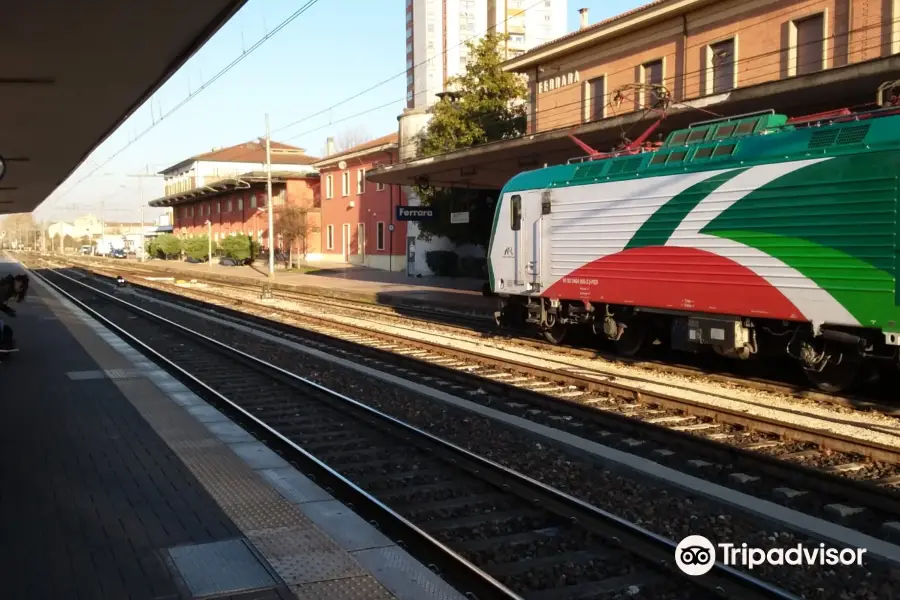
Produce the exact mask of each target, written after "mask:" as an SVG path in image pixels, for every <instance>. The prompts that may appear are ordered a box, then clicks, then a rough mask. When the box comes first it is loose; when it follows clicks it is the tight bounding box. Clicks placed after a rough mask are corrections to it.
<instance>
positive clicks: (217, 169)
mask: <svg viewBox="0 0 900 600" xmlns="http://www.w3.org/2000/svg"><path fill="white" fill-rule="evenodd" d="M270 146H271V147H270V155H271V163H272V201H273V212H274V213H275V221H276V223H277V220H278V212H279V211H280V210H281V209H282V208H283V207H285V206H300V207H302V208H303V209H305V211H306V236H305V240H304V241H303V242H301V244H302V247H297V246H295V248H294V249H295V251H297V250H299V253H300V254H301V255H302V256H305V257H306V258H307V260H318V259H319V258H320V252H321V235H320V228H321V200H320V196H319V175H318V173H317V172H316V170H315V169H314V168H313V166H312V165H313V163H315V162H316V161H317V160H319V159H318V158H316V157H313V156H309V155H307V154H305V151H304V150H303V149H302V148H296V147H293V146H289V145H287V144H281V143H278V142H271V144H270ZM265 162H266V148H265V142H264V141H263V140H258V141H253V142H247V143H244V144H239V145H236V146H231V147H228V148H220V149H214V150H212V151H211V152H207V153H204V154H199V155H197V156H192V157H190V158H187V159H185V160H183V161H181V162H179V163H177V164H175V165H172V166H171V167H169V168H167V169H165V170H164V171H161V172H160V174H161V175H163V176H164V177H165V191H166V195H165V196H163V197H162V198H157V199H156V200H153V201H151V202H150V206H153V207H167V208H171V209H172V213H173V223H172V225H173V231H172V232H173V233H174V234H175V235H177V236H179V237H190V236H197V235H206V234H207V233H208V232H209V231H210V228H211V232H212V238H213V240H214V241H216V242H219V241H221V240H223V239H225V237H227V236H235V235H245V236H249V237H251V238H252V239H253V240H255V241H257V242H259V243H260V244H261V245H262V246H263V247H264V248H269V247H271V242H270V239H269V231H268V212H267V206H266V171H265V167H266V164H265ZM207 221H209V222H210V225H207ZM275 233H276V239H275V244H274V246H275V248H276V249H280V250H285V251H286V250H287V248H285V247H284V246H283V244H282V239H281V236H280V235H278V232H277V230H276V232H275Z"/></svg>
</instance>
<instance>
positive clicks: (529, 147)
mask: <svg viewBox="0 0 900 600" xmlns="http://www.w3.org/2000/svg"><path fill="white" fill-rule="evenodd" d="M898 73H900V55H893V56H890V57H887V58H879V59H875V60H871V61H868V62H863V63H855V64H853V65H850V66H846V67H840V68H836V69H828V70H827V71H821V72H818V73H814V74H810V75H802V76H799V77H792V78H789V79H782V80H779V81H773V82H769V83H762V84H759V85H753V86H748V87H743V88H737V89H735V90H732V91H730V92H727V93H724V94H718V95H714V96H707V97H705V98H700V99H698V100H694V101H691V102H689V103H687V104H673V105H672V107H671V109H670V111H669V116H668V118H667V119H666V121H665V122H664V123H663V124H662V126H661V127H660V128H659V129H658V131H659V132H661V133H668V132H670V131H672V130H673V129H680V128H682V127H687V126H688V125H689V124H690V123H692V122H697V121H705V120H708V119H710V118H714V116H712V115H711V113H715V114H718V115H724V116H731V115H738V114H742V113H747V112H754V111H760V110H767V109H774V110H775V111H776V112H780V113H783V114H787V115H788V116H791V117H793V116H802V115H807V114H812V113H818V112H822V111H826V110H833V109H837V108H843V107H857V108H858V107H861V105H864V104H868V103H874V102H875V99H876V91H877V89H878V86H879V85H881V84H882V83H883V82H885V81H890V80H895V79H897V77H898ZM698 109H700V110H698ZM655 120H656V117H655V116H654V115H652V114H651V115H645V114H643V113H631V114H627V115H622V116H621V117H612V118H607V119H603V120H600V121H595V122H592V123H588V124H585V125H581V126H579V127H577V128H572V127H565V128H561V129H554V130H550V131H543V132H540V133H536V134H533V135H525V136H522V137H519V138H515V139H511V140H502V141H499V142H492V143H489V144H483V145H480V146H477V147H474V148H471V149H466V150H459V151H456V152H450V153H447V154H441V155H438V156H432V157H428V158H420V159H417V160H412V161H409V162H406V163H399V164H393V165H384V166H381V167H379V168H377V169H374V170H372V171H369V172H368V173H366V179H368V180H369V181H373V182H375V183H383V184H397V185H434V186H438V187H448V188H479V189H496V190H499V189H500V188H502V187H503V185H504V184H505V183H506V182H507V181H509V179H510V178H512V177H513V176H514V175H516V174H518V173H521V172H523V171H530V170H532V169H537V168H539V167H542V166H543V165H544V164H548V165H557V164H565V163H566V162H567V161H568V160H569V159H573V158H579V157H583V156H585V152H584V151H583V150H581V149H580V148H579V147H578V146H577V145H576V144H575V143H574V142H573V141H572V139H571V138H570V137H569V134H570V133H574V134H575V135H577V136H578V138H579V139H581V140H583V141H584V142H586V143H588V144H589V145H591V146H592V147H593V148H595V149H596V150H599V151H601V152H606V151H609V150H612V149H613V147H615V145H616V144H617V143H618V142H619V140H620V139H621V136H622V133H623V132H624V133H627V135H628V137H629V138H630V139H634V138H636V137H637V136H639V135H640V134H641V132H642V131H644V130H645V129H646V128H647V127H649V126H650V125H651V124H652V123H653V122H654V121H655ZM401 145H402V141H401Z"/></svg>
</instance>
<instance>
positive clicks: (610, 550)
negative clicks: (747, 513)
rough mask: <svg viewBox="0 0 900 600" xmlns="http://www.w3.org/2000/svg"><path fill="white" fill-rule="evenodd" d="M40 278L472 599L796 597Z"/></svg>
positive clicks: (78, 287) (289, 378) (297, 381)
mask: <svg viewBox="0 0 900 600" xmlns="http://www.w3.org/2000/svg"><path fill="white" fill-rule="evenodd" d="M41 278H42V279H43V280H44V281H45V282H48V283H49V284H50V285H52V286H53V287H54V288H56V289H57V290H58V291H60V292H61V293H63V294H64V295H66V296H67V297H68V298H69V299H70V300H72V301H73V302H75V303H76V304H78V305H79V306H80V307H82V308H83V309H84V310H86V311H87V312H88V313H90V314H91V315H92V316H93V317H94V318H95V319H98V320H100V321H101V322H103V323H105V324H107V326H109V327H111V328H112V329H114V330H116V331H117V332H119V334H120V335H122V336H123V337H124V338H125V339H126V340H127V341H128V342H129V343H131V344H132V345H134V346H136V347H137V349H138V350H140V351H141V352H143V353H145V354H146V355H148V356H149V357H150V358H151V359H152V360H154V361H155V362H157V363H158V364H160V365H162V366H164V368H166V369H167V370H169V371H170V372H172V373H173V375H175V376H176V377H177V378H179V379H180V380H181V381H182V382H183V383H185V385H187V386H188V387H190V388H192V389H193V390H195V391H196V392H197V393H199V394H200V395H202V396H203V397H204V398H205V399H207V400H209V401H210V402H211V403H213V404H214V405H216V407H217V408H219V409H220V410H223V411H224V412H226V413H227V414H229V416H232V417H233V418H235V419H236V420H238V421H239V422H240V423H241V424H243V425H244V426H246V427H247V428H248V429H250V430H251V431H252V432H253V433H254V434H256V435H258V436H259V437H260V438H261V439H263V440H264V441H266V442H267V443H268V444H269V445H270V446H272V447H273V448H274V449H276V451H278V452H279V453H280V454H281V455H282V456H284V457H285V458H286V459H287V460H289V461H291V462H293V463H295V464H297V465H299V466H300V468H301V469H303V470H305V471H306V472H307V473H308V474H312V475H313V476H317V477H319V478H322V479H325V480H326V481H327V482H328V483H329V484H331V485H332V486H333V487H334V488H335V489H336V490H338V494H337V495H338V496H339V497H341V498H342V499H344V500H345V501H346V500H347V499H349V500H351V501H352V502H353V504H354V507H355V509H356V510H357V511H359V512H360V513H361V514H363V516H365V517H366V518H370V519H374V520H375V521H376V522H377V523H378V525H379V526H380V527H381V528H382V529H383V530H385V531H386V532H387V533H388V535H392V537H394V538H395V539H398V541H403V542H404V543H405V544H406V545H407V546H408V547H409V548H410V549H411V551H413V552H414V553H417V554H418V556H419V558H420V559H423V560H425V561H426V563H432V564H434V565H436V566H437V567H438V568H439V569H440V570H441V572H442V574H443V575H444V576H445V578H447V579H448V580H449V582H450V583H451V584H453V585H455V586H457V587H458V588H459V589H461V590H462V591H464V592H468V593H470V594H472V596H473V597H474V598H479V599H481V600H487V599H489V598H509V599H511V598H524V599H526V600H588V599H600V598H624V597H632V596H636V595H639V596H640V597H652V598H664V599H668V598H671V599H676V598H677V599H680V598H685V599H688V598H690V599H692V600H693V599H696V598H711V597H714V596H720V597H728V598H754V599H755V598H760V599H761V598H794V596H792V595H790V594H788V593H787V592H785V591H783V590H780V589H778V588H776V587H774V586H771V585H768V584H766V583H764V582H762V581H760V580H758V579H755V578H753V577H750V576H748V575H747V574H745V573H742V572H739V571H736V570H734V569H732V568H730V567H725V566H723V565H720V564H717V565H716V566H715V568H714V569H713V570H712V571H711V572H710V573H709V574H707V575H705V576H702V577H697V578H685V577H684V576H683V575H680V574H679V573H678V571H677V570H675V569H674V568H673V565H674V548H675V543H674V542H672V541H671V540H668V539H665V538H662V537H660V536H657V535H655V534H653V533H651V532H649V531H647V530H644V529H642V528H640V527H638V526H636V525H634V524H631V523H629V522H627V521H625V520H623V519H621V518H618V517H616V516H614V515H612V514H609V513H606V512H604V511H601V510H599V509H597V508H595V507H593V506H590V505H588V504H586V503H584V502H581V501H579V500H576V499H575V498H572V497H571V496H567V495H566V494H564V493H562V492H559V491H558V490H555V489H553V488H551V487H549V486H546V485H543V484H541V483H538V482H537V481H534V480H532V479H529V478H527V477H525V476H523V475H521V474H519V473H516V472H514V471H512V470H510V469H508V468H505V467H503V466H501V465H499V464H497V463H495V462H492V461H490V460H487V459H485V458H482V457H480V456H477V455H475V454H472V453H470V452H468V451H466V450H463V449H461V448H459V447H457V446H454V445H452V444H450V443H448V442H445V441H443V440H441V439H440V438H437V437H435V436H433V435H431V434H429V433H426V432H424V431H422V430H420V429H416V428H415V427H413V426H411V425H408V424H406V423H404V422H402V421H400V420H398V419H396V418H393V417H391V416H388V415H386V414H384V413H381V412H378V411H376V410H374V409H372V408H370V407H368V406H366V405H364V404H362V403H360V402H357V401H354V400H352V399H350V398H348V397H346V396H342V395H341V394H339V393H336V392H334V391H332V390H330V389H328V388H325V387H323V386H320V385H317V384H315V383H313V382H311V381H309V380H306V379H303V378H301V377H299V376H297V375H294V374H292V373H290V372H288V371H286V370H285V369H283V368H280V367H278V366H276V365H273V364H270V363H268V362H266V361H265V360H262V359H260V358H258V357H256V356H252V355H250V354H246V353H244V352H241V351H238V350H236V349H235V348H233V347H230V346H228V345H226V344H223V343H221V342H218V341H216V340H214V339H213V338H211V337H209V336H207V335H204V334H202V333H200V332H198V331H195V330H193V329H191V328H188V327H186V326H184V325H182V324H179V323H176V322H174V321H172V320H170V319H167V318H164V317H163V316H160V315H158V314H155V312H151V311H148V310H147V309H145V308H142V307H140V306H137V305H135V304H133V303H129V302H127V301H125V300H123V299H121V298H119V297H116V296H114V295H112V294H108V293H106V292H104V291H102V290H99V289H96V288H94V287H92V286H90V285H88V284H86V283H82V282H80V281H77V280H75V279H73V278H71V277H68V276H66V275H64V274H61V273H56V272H46V271H45V272H44V274H43V275H42V276H41ZM101 315H102V316H101Z"/></svg>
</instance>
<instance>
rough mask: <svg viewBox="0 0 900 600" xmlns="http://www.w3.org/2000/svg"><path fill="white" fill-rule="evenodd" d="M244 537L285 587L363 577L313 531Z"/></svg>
mask: <svg viewBox="0 0 900 600" xmlns="http://www.w3.org/2000/svg"><path fill="white" fill-rule="evenodd" d="M247 537H248V538H249V539H250V541H251V542H253V545H254V546H256V547H257V548H259V551H260V552H262V553H263V554H264V555H265V556H266V558H267V559H268V561H269V562H270V563H271V564H272V566H273V567H274V568H275V570H277V571H278V574H279V575H280V576H281V577H282V579H284V581H285V583H287V584H289V585H293V584H297V583H313V582H316V581H326V580H329V579H344V578H347V577H356V576H361V575H365V574H366V571H364V570H363V569H362V567H360V566H359V564H358V563H357V562H356V561H354V560H353V559H352V558H350V556H349V555H348V554H346V553H345V552H344V551H343V549H342V548H341V547H340V546H338V545H337V544H335V543H334V542H333V541H331V540H330V539H328V538H327V537H325V536H323V535H321V534H320V533H319V532H318V531H316V530H314V529H307V528H303V527H282V528H279V529H274V530H269V531H257V532H254V533H250V534H248V535H247Z"/></svg>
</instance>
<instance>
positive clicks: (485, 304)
mask: <svg viewBox="0 0 900 600" xmlns="http://www.w3.org/2000/svg"><path fill="white" fill-rule="evenodd" d="M71 258H74V259H79V258H84V257H79V256H77V255H73V256H72V257H71ZM91 260H98V259H97V258H96V257H92V258H91ZM99 260H100V261H102V264H109V263H112V264H121V263H126V264H129V265H133V266H135V267H137V266H140V267H141V268H147V269H152V270H158V271H160V272H163V273H166V274H168V275H169V276H173V277H179V276H183V277H198V278H200V277H202V278H204V279H208V280H211V281H216V280H221V281H223V282H226V283H231V284H234V283H242V282H244V283H247V285H253V286H262V284H263V283H268V279H269V276H268V270H267V267H265V266H259V265H254V266H239V267H223V266H221V265H217V264H214V265H213V266H212V267H210V266H209V265H207V264H197V263H187V262H183V261H174V260H173V261H164V260H149V261H146V262H143V263H141V262H139V261H137V260H131V259H111V258H100V259H99ZM483 286H484V281H481V280H476V279H467V278H449V277H422V278H417V277H409V276H407V275H406V274H405V273H398V272H391V271H381V270H378V269H369V268H363V267H354V266H347V267H343V266H342V267H331V266H329V267H323V268H321V269H311V270H310V271H308V272H306V273H300V272H284V271H276V273H275V282H274V284H273V285H272V288H273V289H274V290H278V289H284V290H286V291H295V292H300V293H304V294H311V295H316V296H323V297H328V298H335V299H345V300H355V301H359V302H368V303H372V304H381V305H387V306H394V307H397V308H402V307H410V308H432V309H435V308H437V309H442V310H446V311H451V312H456V313H463V314H468V315H478V316H484V317H489V318H492V317H493V315H494V311H496V310H497V309H498V307H499V305H498V301H497V299H496V298H495V297H489V296H484V295H483V294H482V288H483Z"/></svg>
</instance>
